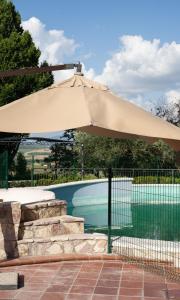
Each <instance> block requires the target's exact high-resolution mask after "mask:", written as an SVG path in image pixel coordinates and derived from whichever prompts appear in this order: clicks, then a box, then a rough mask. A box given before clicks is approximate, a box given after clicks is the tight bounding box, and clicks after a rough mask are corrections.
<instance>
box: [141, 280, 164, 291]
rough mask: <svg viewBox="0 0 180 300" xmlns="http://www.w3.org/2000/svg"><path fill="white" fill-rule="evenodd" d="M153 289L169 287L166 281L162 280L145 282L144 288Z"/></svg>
mask: <svg viewBox="0 0 180 300" xmlns="http://www.w3.org/2000/svg"><path fill="white" fill-rule="evenodd" d="M149 288H150V289H152V290H164V289H166V288H167V286H166V284H165V283H161V282H153V283H152V282H145V283H144V290H146V289H149Z"/></svg>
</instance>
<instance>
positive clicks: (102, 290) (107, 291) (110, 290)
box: [94, 286, 118, 295]
mask: <svg viewBox="0 0 180 300" xmlns="http://www.w3.org/2000/svg"><path fill="white" fill-rule="evenodd" d="M117 293H118V288H117V287H101V286H97V287H96V288H95V290H94V294H104V295H117Z"/></svg>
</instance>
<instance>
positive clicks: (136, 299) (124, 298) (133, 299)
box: [118, 296, 154, 300]
mask: <svg viewBox="0 0 180 300" xmlns="http://www.w3.org/2000/svg"><path fill="white" fill-rule="evenodd" d="M118 300H144V297H133V296H119V297H118ZM151 300H154V298H151Z"/></svg>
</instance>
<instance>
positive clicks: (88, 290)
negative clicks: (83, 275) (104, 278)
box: [69, 285, 94, 294]
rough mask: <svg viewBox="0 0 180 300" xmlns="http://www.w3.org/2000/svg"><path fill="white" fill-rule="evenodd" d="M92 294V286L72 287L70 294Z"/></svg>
mask: <svg viewBox="0 0 180 300" xmlns="http://www.w3.org/2000/svg"><path fill="white" fill-rule="evenodd" d="M93 292H94V287H92V286H81V285H74V286H73V287H72V288H71V290H70V292H69V293H70V294H92V293H93Z"/></svg>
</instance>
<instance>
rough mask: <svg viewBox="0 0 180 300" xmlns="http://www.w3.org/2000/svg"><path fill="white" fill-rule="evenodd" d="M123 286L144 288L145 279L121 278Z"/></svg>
mask: <svg viewBox="0 0 180 300" xmlns="http://www.w3.org/2000/svg"><path fill="white" fill-rule="evenodd" d="M120 284H121V287H124V288H135V289H138V288H139V289H142V288H143V281H142V280H141V281H132V280H131V281H127V280H121V283H120Z"/></svg>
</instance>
